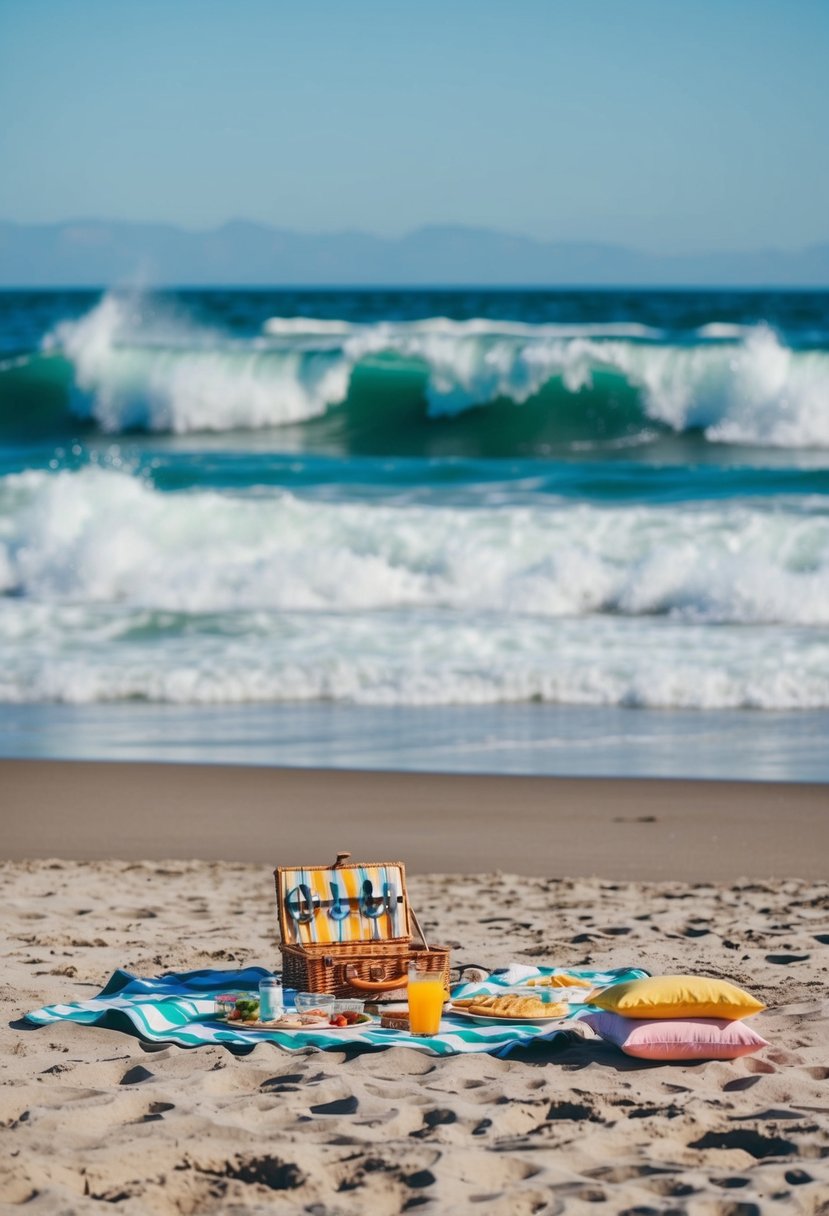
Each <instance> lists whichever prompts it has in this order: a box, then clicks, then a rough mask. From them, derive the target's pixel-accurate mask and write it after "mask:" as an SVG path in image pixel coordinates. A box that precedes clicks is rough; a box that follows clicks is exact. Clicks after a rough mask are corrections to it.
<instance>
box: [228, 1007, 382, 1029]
mask: <svg viewBox="0 0 829 1216" xmlns="http://www.w3.org/2000/svg"><path fill="white" fill-rule="evenodd" d="M374 1020H375V1019H374V1018H373V1017H371V1016H370V1015H369V1014H367V1013H353V1012H351V1011H348V1012H345V1013H335V1014H332V1015H331V1017H328V1016H324V1017H316V1016H314V1015H313V1014H310V1013H294V1012H293V1011H291V1012H289V1013H286V1014H284V1015H283V1016H282V1017H281V1018H277V1020H276V1021H275V1022H259V1021H250V1022H245V1021H235V1022H232V1023H231V1025H232V1026H233V1028H234V1030H304V1031H308V1030H324V1031H325V1032H326V1034H327V1033H328V1032H329V1031H330V1030H353V1029H354V1028H355V1027H357V1026H366V1025H368V1024H369V1023H371V1022H373V1021H374Z"/></svg>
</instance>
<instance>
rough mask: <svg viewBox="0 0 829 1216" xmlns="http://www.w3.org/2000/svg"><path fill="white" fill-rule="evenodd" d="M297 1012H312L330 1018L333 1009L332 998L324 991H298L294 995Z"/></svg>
mask: <svg viewBox="0 0 829 1216" xmlns="http://www.w3.org/2000/svg"><path fill="white" fill-rule="evenodd" d="M294 1004H295V1006H296V1011H297V1013H304V1014H308V1013H314V1012H315V1011H317V1010H318V1011H319V1013H320V1015H321V1016H322V1017H325V1018H330V1017H331V1014H332V1013H333V1011H334V998H333V996H330V995H329V994H328V993H326V992H298V993H297V994H296V996H295V997H294Z"/></svg>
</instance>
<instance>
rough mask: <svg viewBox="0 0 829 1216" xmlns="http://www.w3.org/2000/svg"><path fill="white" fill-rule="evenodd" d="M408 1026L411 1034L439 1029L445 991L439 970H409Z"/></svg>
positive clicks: (433, 1032)
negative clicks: (418, 971)
mask: <svg viewBox="0 0 829 1216" xmlns="http://www.w3.org/2000/svg"><path fill="white" fill-rule="evenodd" d="M407 995H408V999H409V1028H410V1030H411V1032H412V1034H417V1035H431V1034H437V1033H438V1031H439V1030H440V1015H441V1011H442V1009H443V1002H444V1000H445V999H446V992H445V990H444V987H443V976H442V975H441V974H440V973H439V972H429V971H427V972H425V973H422V974H419V973H416V972H414V971H410V972H409V985H408V993H407Z"/></svg>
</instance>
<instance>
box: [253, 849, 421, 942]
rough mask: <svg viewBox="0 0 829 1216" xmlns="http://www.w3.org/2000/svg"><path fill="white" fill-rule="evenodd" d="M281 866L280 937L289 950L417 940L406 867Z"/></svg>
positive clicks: (342, 862)
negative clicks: (412, 929)
mask: <svg viewBox="0 0 829 1216" xmlns="http://www.w3.org/2000/svg"><path fill="white" fill-rule="evenodd" d="M350 856H351V855H350V853H340V854H338V856H337V860H336V862H334V863H333V865H328V866H278V867H277V869H276V870H275V871H274V879H275V882H276V908H277V916H278V918H279V932H280V935H281V937H282V941H283V943H284V944H286V945H301V946H309V945H323V944H327V943H331V944H334V945H336V944H337V943H338V942H377V941H408V940H410V939H411V936H412V931H411V923H410V917H409V901H408V897H407V895H406V867H405V866H404V865H403V863H402V862H400V861H370V862H349V861H347V858H348V857H350Z"/></svg>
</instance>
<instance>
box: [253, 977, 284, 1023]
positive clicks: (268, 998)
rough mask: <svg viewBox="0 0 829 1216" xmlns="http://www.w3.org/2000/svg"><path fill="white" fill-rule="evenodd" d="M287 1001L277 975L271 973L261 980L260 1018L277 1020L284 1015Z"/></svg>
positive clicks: (268, 1020)
mask: <svg viewBox="0 0 829 1216" xmlns="http://www.w3.org/2000/svg"><path fill="white" fill-rule="evenodd" d="M284 1009H285V1002H284V999H283V996H282V985H281V984H280V982H279V980H278V979H277V978H276V976H273V975H269V976H267V977H266V978H265V979H264V980H260V981H259V1020H260V1021H261V1022H275V1021H276V1020H277V1019H278V1018H281V1017H282V1014H283V1013H284Z"/></svg>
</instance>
